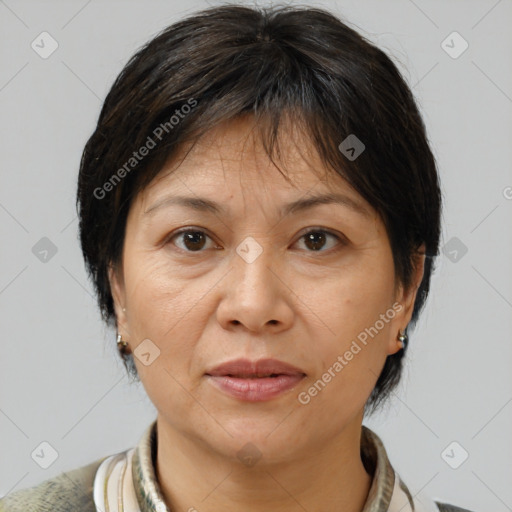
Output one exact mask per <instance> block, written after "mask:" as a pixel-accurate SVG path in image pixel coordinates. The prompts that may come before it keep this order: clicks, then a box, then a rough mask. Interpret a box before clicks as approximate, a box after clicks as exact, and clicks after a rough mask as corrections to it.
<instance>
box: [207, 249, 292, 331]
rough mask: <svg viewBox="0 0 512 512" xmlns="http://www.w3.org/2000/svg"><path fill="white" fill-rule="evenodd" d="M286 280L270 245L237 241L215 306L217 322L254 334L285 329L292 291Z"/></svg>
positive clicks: (288, 324) (228, 327)
mask: <svg viewBox="0 0 512 512" xmlns="http://www.w3.org/2000/svg"><path fill="white" fill-rule="evenodd" d="M258 246H259V247H258ZM255 251H256V252H255ZM286 281H287V279H286V276H285V275H284V272H283V271H282V267H281V266H280V265H279V264H278V263H277V262H276V258H275V256H274V257H273V255H272V251H271V250H270V249H269V248H267V249H265V248H263V247H262V246H261V245H260V244H258V243H255V242H254V241H253V242H252V245H251V243H249V244H248V245H246V246H244V245H243V244H240V246H239V247H238V248H237V252H236V253H234V254H233V258H232V261H231V262H230V271H229V272H228V274H227V276H226V278H225V279H224V280H223V288H222V297H221V300H220V303H219V306H218V308H217V319H218V321H219V323H220V324H221V325H222V327H223V328H225V329H227V330H230V329H233V328H235V326H244V327H245V328H246V329H247V330H248V331H251V332H255V333H259V332H264V331H265V330H270V331H271V332H272V333H276V332H279V331H281V330H286V329H288V328H289V327H290V326H291V325H292V322H293V316H294V313H293V308H292V303H291V300H292V298H293V292H292V291H291V290H290V288H289V285H288V286H287V284H286ZM236 328H237V329H240V327H236Z"/></svg>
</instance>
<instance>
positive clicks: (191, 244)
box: [185, 231, 204, 250]
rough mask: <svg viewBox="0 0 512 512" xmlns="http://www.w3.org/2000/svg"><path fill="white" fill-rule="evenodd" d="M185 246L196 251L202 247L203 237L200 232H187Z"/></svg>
mask: <svg viewBox="0 0 512 512" xmlns="http://www.w3.org/2000/svg"><path fill="white" fill-rule="evenodd" d="M185 245H186V247H187V249H190V250H197V249H201V248H202V247H203V246H204V236H203V233H201V232H200V231H187V232H186V233H185Z"/></svg>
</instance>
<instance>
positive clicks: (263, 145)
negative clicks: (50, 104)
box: [0, 6, 463, 512]
mask: <svg viewBox="0 0 512 512" xmlns="http://www.w3.org/2000/svg"><path fill="white" fill-rule="evenodd" d="M77 204H78V209H79V218H80V240H81V244H82V250H83V255H84V259H85V262H86V265H87V268H88V271H89V273H90V276H91V278H92V280H93V283H94V285H95V289H96V292H97V296H98V301H99V305H100V308H101V312H102V316H103V319H104V320H105V321H106V322H107V323H109V324H110V325H112V326H115V328H116V330H117V333H118V335H117V343H118V347H119V349H120V353H121V355H122V357H123V360H124V362H125V364H126V368H127V370H128V371H129V372H130V374H131V375H133V376H134V377H137V378H140V380H141V382H142V384H143V386H144V388H145V390H146V391H147V393H148V396H149V397H150V399H151V400H152V402H153V403H154V404H155V407H156V408H157V410H158V416H157V418H156V420H155V422H154V423H153V424H151V425H149V426H148V428H147V430H146V432H145V433H144V435H143V437H142V438H141V439H140V441H139V442H138V444H137V445H136V446H135V447H134V448H133V449H131V450H127V451H126V452H122V453H119V454H115V455H112V456H107V457H104V458H102V459H100V460H97V461H94V462H93V463H91V464H90V465H88V466H85V467H83V468H79V469H77V470H74V471H70V472H68V473H63V474H62V475H59V476H58V477H55V478H53V479H51V480H48V481H46V482H43V483H42V484H40V485H39V486H36V487H34V488H31V489H27V490H23V491H18V492H17V493H13V494H12V495H9V496H7V497H6V498H4V499H3V500H2V501H1V502H0V510H38V511H41V510H52V511H56V510H81V511H84V510H87V511H89V510H90V511H94V510H97V511H107V510H109V511H117V510H119V511H121V510H124V511H139V510H140V511H153V510H155V511H156V510H157V511H165V510H173V511H195V510H198V511H201V512H203V511H217V510H227V511H229V510H240V509H246V510H251V511H260V510H265V511H268V510H279V511H284V512H287V511H292V510H293V511H295V510H306V511H317V510H322V511H337V510H344V511H346V512H360V511H364V512H369V511H372V512H376V511H398V510H401V511H404V512H405V511H410V510H415V511H427V510H428V511H434V510H439V511H457V510H459V511H460V510H463V509H461V508H458V507H455V506H452V505H447V504H443V503H440V502H437V501H434V500H432V499H431V498H429V497H428V496H422V495H415V496H413V495H412V494H411V492H410V491H409V490H408V488H407V486H406V484H405V483H404V482H403V481H402V479H401V478H400V477H399V475H398V474H397V473H396V472H395V470H394V469H393V467H392V465H391V464H390V461H389V459H388V457H387V454H386V450H385V448H384V446H383V444H382V442H381V440H380V438H379V437H378V436H377V435H376V434H375V433H374V432H373V431H371V430H370V429H369V428H367V427H366V426H363V425H362V421H363V417H364V415H365V413H366V414H368V413H371V412H373V411H375V410H376V409H377V407H378V406H380V404H382V403H383V402H384V401H385V399H386V398H387V397H388V396H389V395H390V393H391V391H392V390H393V389H394V387H395V386H396V385H397V383H398V382H399V379H400V373H401V368H402V361H403V357H404V352H405V351H406V349H407V343H408V336H409V331H410V329H411V328H412V327H413V326H414V324H415V322H416V321H417V319H418V315H419V313H420V310H421V309H422V307H423V305H424V303H425V300H426V298H427V295H428V291H429V283H430V277H431V273H432V270H433V264H434V258H435V256H436V255H437V254H438V245H439V236H440V209H441V197H440V189H439V182H438V175H437V169H436V163H435V159H434V157H433V155H432V152H431V150H430V147H429V144H428V141H427V137H426V134H425V128H424V124H423V121H422V119H421V117H420V114H419V112H418V109H417V106H416V104H415V102H414V99H413V96H412V94H411V91H410V90H409V88H408V87H407V85H406V83H405V81H404V80H403V79H402V77H401V75H400V73H399V72H398V70H397V68H396V67H395V65H394V64H393V63H392V61H391V60H390V59H389V58H388V57H387V56H386V55H385V54H384V53H383V52H382V51H381V50H379V49H378V48H376V47H375V46H373V45H372V44H371V43H369V42H368V41H366V40H365V39H364V38H363V37H361V36H360V35H359V34H358V33H356V32H355V31H353V30H352V29H350V28H349V27H347V26H346V25H345V24H343V23H342V22H341V21H340V20H338V19H337V18H336V17H334V16H333V15H331V14H330V13H328V12H326V11H323V10H319V9H302V8H301V9H299V8H289V7H286V8H271V9H251V8H248V7H240V6H225V7H216V8H212V9H209V10H206V11H203V12H200V13H198V14H196V15H194V16H191V17H189V18H187V19H184V20H183V21H181V22H178V23H176V24H175V25H172V26H170V27H168V28H167V29H166V30H164V31H163V32H162V33H161V34H159V35H158V36H157V37H155V38H154V39H153V40H152V41H150V42H149V43H148V44H147V45H146V46H145V47H144V48H142V49H141V50H140V51H139V52H138V53H137V54H136V55H135V56H134V57H133V58H132V59H131V60H130V62H129V63H128V64H127V65H126V67H125V68H124V70H123V71H122V73H121V74H120V75H119V77H118V78H117V80H116V81H115V83H114V85H113V87H112V89H111V90H110V92H109V94H108V96H107V98H106V100H105V103H104V106H103V109H102V111H101V114H100V118H99V121H98V125H97V127H96V130H95V132H94V133H93V135H92V136H91V138H90V139H89V141H88V143H87V145H86V147H85V149H84V152H83V156H82V161H81V166H80V175H79V181H78V193H77Z"/></svg>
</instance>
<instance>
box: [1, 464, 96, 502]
mask: <svg viewBox="0 0 512 512" xmlns="http://www.w3.org/2000/svg"><path fill="white" fill-rule="evenodd" d="M105 458H106V457H103V458H101V459H98V460H96V461H94V462H92V463H90V464H88V465H86V466H82V467H80V468H77V469H73V470H71V471H66V472H64V473H61V474H59V475H57V476H55V477H53V478H50V479H48V480H45V481H44V482H42V483H40V484H38V485H36V486H34V487H29V488H27V489H21V490H19V491H15V492H13V493H10V494H7V495H6V496H4V497H3V498H2V499H0V512H21V511H23V512H47V511H48V512H50V511H51V512H65V511H69V510H80V511H81V512H95V511H96V507H95V506H94V500H93V485H94V477H95V475H96V470H97V469H98V467H99V465H100V464H101V462H102V461H103V460H104V459H105Z"/></svg>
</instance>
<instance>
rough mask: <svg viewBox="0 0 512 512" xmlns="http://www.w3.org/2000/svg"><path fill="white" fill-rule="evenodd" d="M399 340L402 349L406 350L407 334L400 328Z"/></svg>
mask: <svg viewBox="0 0 512 512" xmlns="http://www.w3.org/2000/svg"><path fill="white" fill-rule="evenodd" d="M397 339H398V341H399V343H400V345H401V346H402V350H405V346H406V344H407V339H408V337H407V334H405V331H403V332H402V329H400V330H399V331H398V338H397Z"/></svg>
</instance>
